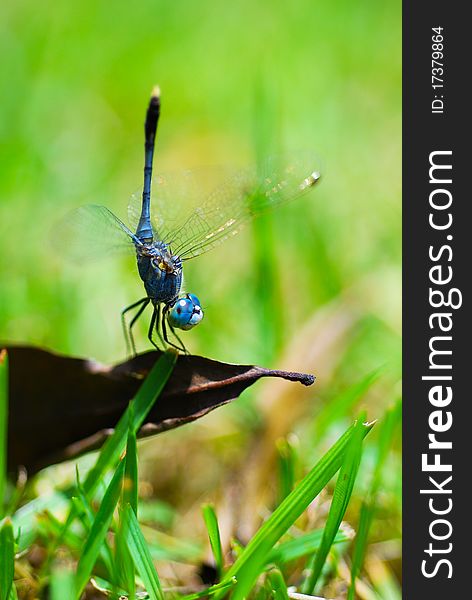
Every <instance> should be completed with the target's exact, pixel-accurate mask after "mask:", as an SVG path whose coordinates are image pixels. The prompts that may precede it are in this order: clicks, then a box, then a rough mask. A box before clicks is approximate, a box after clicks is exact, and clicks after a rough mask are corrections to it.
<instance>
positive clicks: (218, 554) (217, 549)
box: [202, 504, 224, 577]
mask: <svg viewBox="0 0 472 600" xmlns="http://www.w3.org/2000/svg"><path fill="white" fill-rule="evenodd" d="M202 512H203V520H204V521H205V525H206V528H207V531H208V537H209V539H210V546H211V551H212V552H213V556H214V558H215V564H216V569H217V571H218V577H221V576H222V574H223V571H224V558H223V548H222V546H221V537H220V528H219V526H218V518H217V516H216V513H215V508H214V506H213V505H212V504H205V505H204V506H203V507H202Z"/></svg>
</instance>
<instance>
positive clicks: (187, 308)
mask: <svg viewBox="0 0 472 600" xmlns="http://www.w3.org/2000/svg"><path fill="white" fill-rule="evenodd" d="M167 319H168V321H169V325H170V326H171V327H175V328H176V329H184V330H188V329H192V327H195V325H198V324H199V323H200V321H201V320H202V319H203V310H202V308H201V306H200V301H199V299H198V298H197V297H196V296H195V295H194V294H186V295H185V296H183V297H181V298H179V299H178V300H177V301H176V302H175V304H174V305H173V307H172V308H171V309H170V312H169V315H168V317H167Z"/></svg>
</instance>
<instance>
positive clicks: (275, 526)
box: [216, 425, 372, 600]
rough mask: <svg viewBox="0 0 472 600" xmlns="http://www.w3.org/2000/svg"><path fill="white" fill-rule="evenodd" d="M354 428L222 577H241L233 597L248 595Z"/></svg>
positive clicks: (337, 465) (330, 473)
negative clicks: (268, 559) (269, 558)
mask: <svg viewBox="0 0 472 600" xmlns="http://www.w3.org/2000/svg"><path fill="white" fill-rule="evenodd" d="M371 427H372V426H371V425H362V427H361V431H362V436H365V435H366V434H367V433H368V432H369V431H370V429H371ZM355 429H356V426H351V427H350V428H349V429H347V430H346V431H345V432H344V434H343V435H342V436H341V437H340V438H339V439H338V441H337V442H336V443H335V444H334V445H333V446H332V447H331V448H330V449H329V450H328V452H326V454H325V455H324V456H323V457H322V458H321V459H320V460H319V461H318V462H317V463H316V465H315V466H314V467H313V468H312V469H311V471H310V472H309V473H308V474H307V475H306V476H305V477H304V478H303V479H302V480H301V482H300V483H299V484H298V485H297V487H296V488H295V489H294V490H293V492H292V493H291V494H290V495H289V496H287V498H285V500H284V501H283V502H282V503H281V504H280V505H279V506H278V507H277V508H276V510H275V511H274V512H273V513H272V515H271V516H270V517H269V518H268V519H267V521H266V522H265V523H264V524H263V525H262V526H261V527H260V529H259V530H258V531H257V533H256V534H255V535H254V537H253V538H252V539H251V541H250V542H249V544H248V545H247V546H246V548H245V549H244V550H243V552H242V553H241V555H240V556H239V558H238V559H237V560H236V562H235V563H234V564H233V566H232V567H231V568H230V569H229V570H228V571H227V573H226V575H225V577H224V578H223V581H229V580H230V579H231V578H232V577H236V579H237V580H238V583H237V585H236V588H235V590H234V592H233V596H232V598H233V600H242V599H243V598H245V597H246V596H247V595H248V593H249V592H250V590H251V588H252V585H253V583H254V581H255V580H256V578H257V577H258V576H259V574H260V573H261V572H262V570H263V567H264V565H265V563H266V560H267V556H268V554H269V552H270V551H271V549H272V548H273V547H274V545H275V544H276V543H277V541H278V540H279V539H280V538H281V537H282V535H283V534H284V533H286V531H287V530H288V529H289V527H290V526H291V525H292V524H293V523H294V522H295V521H296V520H297V519H298V517H299V516H300V515H301V514H302V513H303V511H304V510H305V509H306V508H307V506H308V505H309V504H310V502H311V501H312V500H313V499H314V498H316V496H317V495H318V494H319V493H320V492H321V490H322V489H323V488H324V487H325V485H326V484H327V483H328V482H329V481H330V479H331V478H332V477H333V475H334V474H335V473H336V471H337V470H338V469H339V468H340V467H341V464H342V462H343V457H344V455H345V453H346V450H347V448H348V446H349V444H350V441H351V438H352V435H353V433H354V431H355ZM223 596H224V594H220V593H219V594H217V595H216V598H217V600H220V599H221V598H223Z"/></svg>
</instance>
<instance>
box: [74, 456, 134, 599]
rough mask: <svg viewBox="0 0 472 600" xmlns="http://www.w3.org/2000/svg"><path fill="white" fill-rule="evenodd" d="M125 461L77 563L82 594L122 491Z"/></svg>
mask: <svg viewBox="0 0 472 600" xmlns="http://www.w3.org/2000/svg"><path fill="white" fill-rule="evenodd" d="M124 467H125V463H124V461H121V463H120V464H119V465H118V468H117V469H116V471H115V474H114V475H113V478H112V480H111V482H110V484H109V486H108V488H107V490H106V492H105V495H104V496H103V500H102V503H101V505H100V508H99V509H98V512H97V514H96V516H95V519H94V522H93V524H92V527H91V529H90V533H89V535H88V538H87V540H86V542H85V546H84V550H83V553H82V555H81V557H80V560H79V564H78V565H77V577H76V593H77V596H79V595H80V593H81V592H82V590H83V589H84V587H85V585H86V583H87V581H88V580H89V578H90V575H91V573H92V569H93V567H94V565H95V562H96V560H97V558H98V555H99V553H100V549H101V548H102V546H103V543H104V541H105V536H106V534H107V532H108V528H109V527H110V523H111V521H112V518H113V513H114V511H115V508H116V505H117V503H118V499H119V497H120V493H121V486H122V481H123V473H124Z"/></svg>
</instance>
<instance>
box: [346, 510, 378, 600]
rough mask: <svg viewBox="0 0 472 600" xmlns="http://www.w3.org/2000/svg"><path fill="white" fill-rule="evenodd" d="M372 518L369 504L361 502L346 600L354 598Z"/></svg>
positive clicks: (372, 511)
mask: <svg viewBox="0 0 472 600" xmlns="http://www.w3.org/2000/svg"><path fill="white" fill-rule="evenodd" d="M373 516H374V509H373V506H372V505H371V504H370V503H367V502H363V503H362V506H361V511H360V516H359V525H358V526H357V534H356V541H355V544H354V550H353V553H352V566H351V585H350V586H349V590H348V594H347V600H354V599H355V597H356V579H357V577H358V576H359V573H360V571H361V568H362V564H363V562H364V556H365V551H366V548H367V541H368V537H369V530H370V526H371V524H372V518H373Z"/></svg>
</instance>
